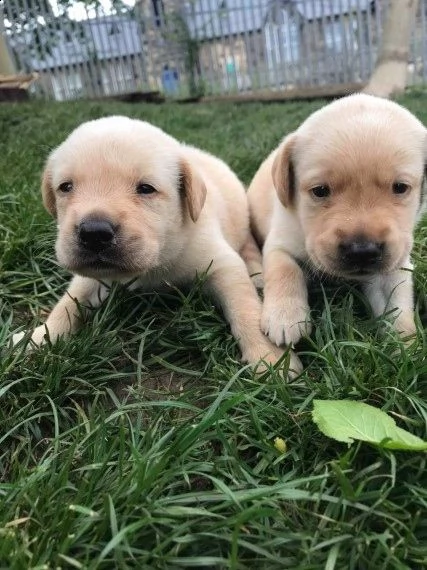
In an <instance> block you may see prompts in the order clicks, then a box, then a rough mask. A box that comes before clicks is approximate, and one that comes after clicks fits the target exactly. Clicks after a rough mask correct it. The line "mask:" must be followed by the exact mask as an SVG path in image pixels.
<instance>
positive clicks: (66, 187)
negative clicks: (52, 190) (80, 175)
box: [58, 181, 73, 194]
mask: <svg viewBox="0 0 427 570" xmlns="http://www.w3.org/2000/svg"><path fill="white" fill-rule="evenodd" d="M72 189H73V183H72V182H70V181H68V182H62V183H61V184H60V185H59V186H58V190H59V191H60V192H63V193H64V194H68V193H69V192H71V191H72Z"/></svg>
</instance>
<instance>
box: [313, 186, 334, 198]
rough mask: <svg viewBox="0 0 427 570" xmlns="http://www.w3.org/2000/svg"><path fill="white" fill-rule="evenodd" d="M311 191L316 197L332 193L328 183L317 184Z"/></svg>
mask: <svg viewBox="0 0 427 570" xmlns="http://www.w3.org/2000/svg"><path fill="white" fill-rule="evenodd" d="M311 193H312V194H313V196H314V197H315V198H327V197H328V196H330V194H331V189H330V188H329V186H326V184H324V185H322V186H315V187H314V188H312V189H311Z"/></svg>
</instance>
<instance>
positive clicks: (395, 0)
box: [363, 0, 418, 97]
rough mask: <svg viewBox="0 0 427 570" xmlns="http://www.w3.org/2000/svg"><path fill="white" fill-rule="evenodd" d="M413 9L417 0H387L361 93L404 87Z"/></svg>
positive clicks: (381, 93) (391, 92)
mask: <svg viewBox="0 0 427 570" xmlns="http://www.w3.org/2000/svg"><path fill="white" fill-rule="evenodd" d="M417 9H418V0H391V2H390V3H389V8H388V13H387V17H386V22H385V25H384V30H383V37H382V43H381V48H380V51H379V54H378V61H377V64H376V66H375V69H374V71H373V73H372V76H371V79H370V80H369V83H368V85H367V86H366V87H365V89H364V90H363V91H364V92H365V93H370V94H371V95H378V96H379V97H391V96H392V95H396V94H398V93H402V92H403V91H404V90H405V87H406V73H407V67H408V57H409V42H410V39H411V31H412V26H413V23H414V22H415V15H416V13H417Z"/></svg>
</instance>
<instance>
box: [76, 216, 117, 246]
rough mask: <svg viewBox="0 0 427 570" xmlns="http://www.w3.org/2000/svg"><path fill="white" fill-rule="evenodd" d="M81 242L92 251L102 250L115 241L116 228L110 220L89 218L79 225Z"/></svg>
mask: <svg viewBox="0 0 427 570" xmlns="http://www.w3.org/2000/svg"><path fill="white" fill-rule="evenodd" d="M78 237H79V243H80V245H82V246H83V247H85V248H86V249H90V250H91V251H102V250H103V249H106V248H107V247H108V246H110V245H111V244H112V243H113V240H114V237H115V230H114V227H113V224H112V223H111V222H110V221H109V220H103V219H97V218H89V219H87V220H82V221H81V222H80V225H79V226H78Z"/></svg>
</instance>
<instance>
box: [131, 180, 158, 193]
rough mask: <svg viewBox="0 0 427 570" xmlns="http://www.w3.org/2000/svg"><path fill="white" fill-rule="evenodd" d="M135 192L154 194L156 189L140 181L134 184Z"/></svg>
mask: <svg viewBox="0 0 427 570" xmlns="http://www.w3.org/2000/svg"><path fill="white" fill-rule="evenodd" d="M136 192H137V193H138V194H154V192H157V190H156V189H155V188H154V186H151V184H145V183H144V182H140V183H139V184H137V186H136Z"/></svg>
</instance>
